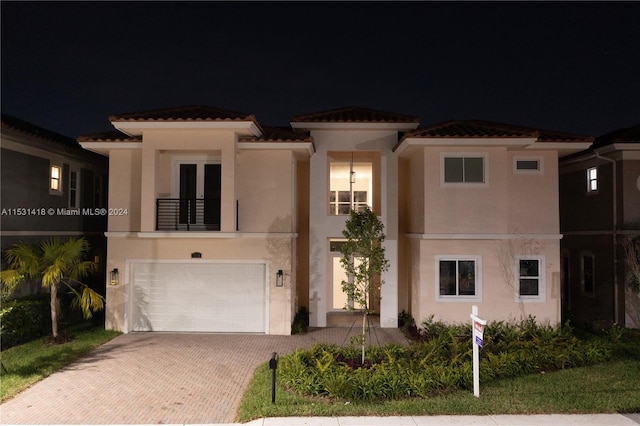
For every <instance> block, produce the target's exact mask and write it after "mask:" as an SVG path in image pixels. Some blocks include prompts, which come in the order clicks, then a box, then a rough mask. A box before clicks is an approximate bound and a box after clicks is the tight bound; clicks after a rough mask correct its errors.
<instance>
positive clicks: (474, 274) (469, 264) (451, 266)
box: [436, 256, 482, 300]
mask: <svg viewBox="0 0 640 426" xmlns="http://www.w3.org/2000/svg"><path fill="white" fill-rule="evenodd" d="M436 263H437V270H436V282H437V283H438V287H437V298H438V299H440V300H447V299H455V300H460V299H474V300H476V299H478V298H479V297H480V289H481V281H482V280H481V274H480V258H478V257H450V256H437V257H436Z"/></svg>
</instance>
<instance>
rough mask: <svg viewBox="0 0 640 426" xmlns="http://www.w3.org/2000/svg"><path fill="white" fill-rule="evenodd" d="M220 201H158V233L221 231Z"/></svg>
mask: <svg viewBox="0 0 640 426" xmlns="http://www.w3.org/2000/svg"><path fill="white" fill-rule="evenodd" d="M219 230H220V199H209V198H158V199H156V231H219Z"/></svg>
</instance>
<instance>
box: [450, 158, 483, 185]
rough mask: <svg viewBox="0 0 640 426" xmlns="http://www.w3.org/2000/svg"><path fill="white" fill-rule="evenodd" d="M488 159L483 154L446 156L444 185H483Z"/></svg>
mask: <svg viewBox="0 0 640 426" xmlns="http://www.w3.org/2000/svg"><path fill="white" fill-rule="evenodd" d="M485 162H486V158H485V156H484V155H483V154H469V155H468V154H463V155H459V154H444V155H443V158H442V182H443V183H444V184H467V183H470V184H482V183H486V178H485Z"/></svg>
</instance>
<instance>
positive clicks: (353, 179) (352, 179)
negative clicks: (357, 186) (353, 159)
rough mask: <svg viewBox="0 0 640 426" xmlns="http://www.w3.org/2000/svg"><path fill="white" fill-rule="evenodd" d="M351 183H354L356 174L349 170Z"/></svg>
mask: <svg viewBox="0 0 640 426" xmlns="http://www.w3.org/2000/svg"><path fill="white" fill-rule="evenodd" d="M351 183H356V172H354V171H353V170H351Z"/></svg>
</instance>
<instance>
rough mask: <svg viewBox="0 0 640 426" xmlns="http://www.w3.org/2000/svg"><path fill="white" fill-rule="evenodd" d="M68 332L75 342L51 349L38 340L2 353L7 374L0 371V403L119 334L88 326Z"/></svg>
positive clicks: (82, 325)
mask: <svg viewBox="0 0 640 426" xmlns="http://www.w3.org/2000/svg"><path fill="white" fill-rule="evenodd" d="M69 332H70V333H71V335H72V336H73V337H74V339H73V340H71V341H69V342H67V343H63V344H59V345H50V344H47V343H45V339H37V340H34V341H32V342H29V343H26V344H23V345H19V346H14V347H12V348H9V349H7V350H4V351H2V353H1V356H2V358H1V360H2V365H3V366H4V368H6V371H5V370H4V369H2V372H1V373H0V380H1V381H2V383H1V385H0V401H6V400H7V399H9V398H11V397H13V396H15V395H16V394H18V393H20V392H22V391H23V390H25V389H27V388H28V387H30V386H32V385H33V384H34V383H36V382H38V381H40V380H42V379H44V378H45V377H47V376H49V375H51V374H52V373H55V372H56V371H58V370H59V369H61V368H63V367H64V366H65V365H67V364H69V363H71V362H73V361H75V360H76V359H78V358H80V357H82V356H84V355H86V354H87V353H89V352H90V351H92V350H93V349H95V348H96V347H98V346H100V345H101V344H103V343H105V342H108V341H109V340H111V339H113V338H114V337H116V336H117V335H119V334H120V333H119V332H117V331H106V330H105V329H104V327H102V326H95V325H93V324H92V323H90V322H87V323H82V324H80V325H79V326H77V327H75V328H73V329H70V330H69Z"/></svg>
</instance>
